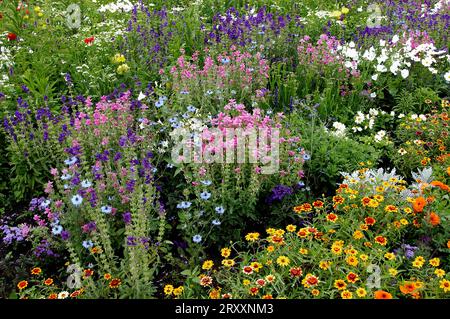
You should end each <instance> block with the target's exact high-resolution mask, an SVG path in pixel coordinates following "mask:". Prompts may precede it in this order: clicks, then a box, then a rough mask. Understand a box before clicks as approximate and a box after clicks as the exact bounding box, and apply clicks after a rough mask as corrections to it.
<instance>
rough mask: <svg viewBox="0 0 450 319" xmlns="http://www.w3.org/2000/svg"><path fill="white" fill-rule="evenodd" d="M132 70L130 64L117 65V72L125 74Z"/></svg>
mask: <svg viewBox="0 0 450 319" xmlns="http://www.w3.org/2000/svg"><path fill="white" fill-rule="evenodd" d="M128 71H130V67H129V66H128V64H121V65H119V66H118V67H117V74H125V73H127V72H128Z"/></svg>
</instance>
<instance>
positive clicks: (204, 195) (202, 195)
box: [200, 191, 211, 200]
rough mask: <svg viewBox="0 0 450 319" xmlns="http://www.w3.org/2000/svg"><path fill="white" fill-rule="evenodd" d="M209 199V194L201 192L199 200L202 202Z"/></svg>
mask: <svg viewBox="0 0 450 319" xmlns="http://www.w3.org/2000/svg"><path fill="white" fill-rule="evenodd" d="M210 197H211V193H208V192H207V191H203V192H202V193H200V198H201V199H203V200H208V199H209V198H210Z"/></svg>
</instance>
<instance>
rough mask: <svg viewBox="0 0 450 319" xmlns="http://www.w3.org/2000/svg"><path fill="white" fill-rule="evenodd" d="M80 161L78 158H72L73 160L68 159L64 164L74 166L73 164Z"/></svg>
mask: <svg viewBox="0 0 450 319" xmlns="http://www.w3.org/2000/svg"><path fill="white" fill-rule="evenodd" d="M77 161H78V158H77V157H76V156H72V157H71V158H68V159H66V160H65V161H64V164H66V165H67V166H72V165H73V164H75V163H76V162H77Z"/></svg>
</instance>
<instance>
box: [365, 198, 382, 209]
mask: <svg viewBox="0 0 450 319" xmlns="http://www.w3.org/2000/svg"><path fill="white" fill-rule="evenodd" d="M379 205H380V203H379V202H378V201H376V200H374V199H371V200H370V201H369V204H368V205H367V206H369V207H371V208H377V207H378V206H379Z"/></svg>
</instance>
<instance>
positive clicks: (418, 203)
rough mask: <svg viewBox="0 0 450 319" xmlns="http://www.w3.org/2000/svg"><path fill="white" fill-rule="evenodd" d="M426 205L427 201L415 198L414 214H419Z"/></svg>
mask: <svg viewBox="0 0 450 319" xmlns="http://www.w3.org/2000/svg"><path fill="white" fill-rule="evenodd" d="M426 204H427V201H426V200H425V198H423V197H417V198H416V199H415V200H414V203H413V209H414V212H416V213H421V212H422V211H423V208H424V207H425V205H426Z"/></svg>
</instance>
